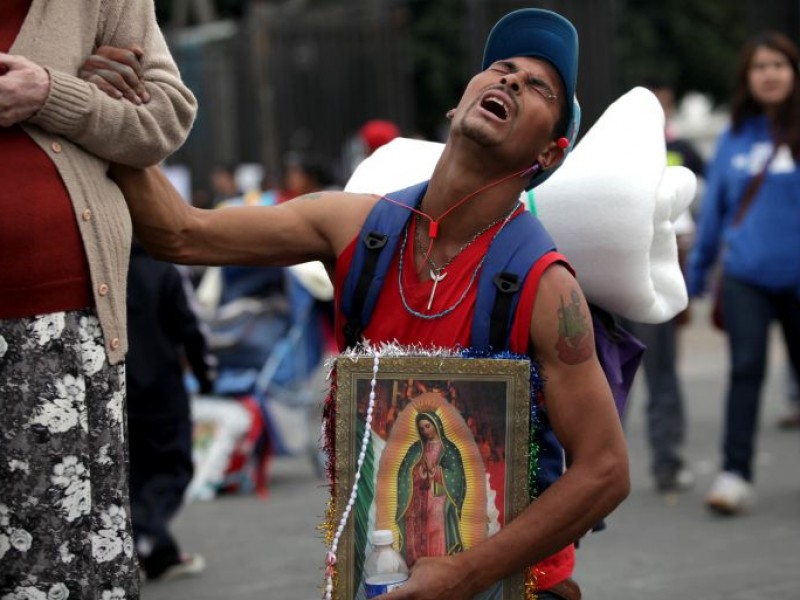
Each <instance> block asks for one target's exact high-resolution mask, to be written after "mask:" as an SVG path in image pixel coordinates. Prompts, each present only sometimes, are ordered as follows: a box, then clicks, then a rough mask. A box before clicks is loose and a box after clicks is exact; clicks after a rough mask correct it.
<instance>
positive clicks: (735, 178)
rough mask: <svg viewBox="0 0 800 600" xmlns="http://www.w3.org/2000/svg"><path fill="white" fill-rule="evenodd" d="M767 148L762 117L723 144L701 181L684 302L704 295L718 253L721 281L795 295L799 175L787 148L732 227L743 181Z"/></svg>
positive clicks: (799, 257) (799, 258)
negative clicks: (729, 279) (725, 278)
mask: <svg viewBox="0 0 800 600" xmlns="http://www.w3.org/2000/svg"><path fill="white" fill-rule="evenodd" d="M772 147H773V144H772V140H771V137H770V130H769V123H768V122H767V119H766V117H764V116H758V117H753V118H751V119H749V120H747V121H746V122H745V123H744V125H743V126H742V128H741V130H740V131H738V132H733V131H732V130H731V129H730V128H728V129H727V130H726V131H725V132H724V133H723V134H722V136H721V137H720V140H719V143H718V144H717V151H716V155H715V157H714V160H713V162H712V163H711V164H710V165H709V167H708V171H707V173H706V190H705V195H704V199H703V205H702V208H701V213H700V219H699V224H698V231H697V240H696V242H695V246H694V249H693V251H692V254H691V257H690V261H689V272H688V277H687V285H688V288H689V295H691V296H699V295H701V294H702V293H703V291H704V289H705V287H706V283H707V281H706V280H707V276H708V271H709V269H710V268H711V267H712V266H713V265H714V262H715V260H716V258H717V254H718V252H720V251H721V253H722V263H723V270H724V272H725V274H726V275H730V276H733V277H735V278H737V279H740V280H743V281H746V282H748V283H751V284H753V285H757V286H760V287H763V288H765V289H767V290H770V291H787V290H797V291H798V292H800V172H799V171H798V169H797V165H796V164H795V162H794V160H793V159H792V156H791V153H790V151H789V149H788V148H787V147H785V146H784V147H782V148H780V149H779V151H778V152H777V153H776V155H775V157H774V159H773V160H772V163H771V164H770V167H769V171H768V173H767V176H766V178H765V179H764V181H763V183H762V185H761V187H760V188H759V190H758V193H757V194H756V196H755V198H753V201H752V203H751V204H750V207H749V209H748V210H747V213H746V214H745V216H744V218H743V219H742V220H741V222H740V223H738V224H736V225H735V224H734V223H733V220H734V217H735V215H736V212H737V208H738V206H739V204H740V201H741V199H742V194H743V193H744V190H745V188H746V187H747V183H748V181H750V179H751V178H752V177H754V176H755V175H757V174H758V173H759V172H760V171H761V169H762V167H763V165H764V163H765V161H766V160H767V159H768V158H769V156H770V154H771V153H772Z"/></svg>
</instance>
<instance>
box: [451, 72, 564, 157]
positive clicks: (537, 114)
mask: <svg viewBox="0 0 800 600" xmlns="http://www.w3.org/2000/svg"><path fill="white" fill-rule="evenodd" d="M564 93H565V92H564V86H563V84H562V83H561V78H560V77H559V76H558V73H557V72H556V70H555V69H554V68H553V66H552V65H551V64H550V63H548V62H547V61H545V60H541V59H538V58H529V57H514V58H509V59H506V60H501V61H497V62H496V63H494V64H492V65H490V66H489V68H488V69H486V70H485V71H482V72H481V73H478V74H477V75H476V76H475V77H473V78H472V80H471V81H470V82H469V84H467V88H466V89H465V90H464V94H463V96H462V97H461V101H460V102H459V105H458V107H457V109H456V114H455V116H454V118H453V125H452V133H453V134H454V135H462V136H463V137H465V138H467V139H470V140H472V141H473V142H475V143H476V144H478V145H479V146H480V147H484V148H493V149H495V150H496V151H497V152H498V154H499V156H498V157H499V158H502V159H503V160H504V161H507V162H508V163H509V165H510V166H512V167H514V168H516V167H517V166H520V167H524V166H527V165H529V164H531V163H532V162H533V161H534V160H535V159H537V157H538V155H539V153H540V152H542V151H543V150H545V149H546V148H547V147H548V144H550V143H552V142H553V129H554V127H555V125H556V123H557V122H558V120H559V117H560V115H561V106H562V104H563V100H562V98H563V96H564ZM543 166H545V167H546V166H547V165H543Z"/></svg>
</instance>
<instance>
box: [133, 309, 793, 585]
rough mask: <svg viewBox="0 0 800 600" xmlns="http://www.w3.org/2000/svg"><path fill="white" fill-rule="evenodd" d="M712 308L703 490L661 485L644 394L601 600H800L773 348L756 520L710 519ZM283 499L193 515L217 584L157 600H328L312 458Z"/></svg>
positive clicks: (716, 392) (714, 412)
mask: <svg viewBox="0 0 800 600" xmlns="http://www.w3.org/2000/svg"><path fill="white" fill-rule="evenodd" d="M705 311H706V307H705V306H703V305H702V304H701V305H699V306H697V307H695V313H696V314H695V320H694V323H693V324H692V325H691V326H690V327H689V328H688V329H687V330H686V331H685V332H684V334H683V337H682V353H683V355H682V359H681V365H680V369H681V374H682V377H683V382H684V386H685V392H686V397H687V401H688V402H687V404H688V418H689V423H690V429H689V432H688V440H687V445H686V456H687V458H688V460H689V461H690V464H691V467H692V469H693V470H694V472H695V474H696V475H697V484H696V486H695V488H694V489H692V490H690V491H688V492H686V493H685V494H682V495H680V496H672V497H664V496H660V495H658V494H656V493H655V492H654V491H653V487H652V482H651V480H650V477H649V474H648V470H647V469H648V461H649V452H648V448H647V444H646V440H645V433H644V418H643V414H642V412H643V411H642V405H643V403H644V401H645V397H644V393H643V390H642V388H641V386H640V385H637V386H636V389H635V392H634V395H633V397H632V399H631V404H630V412H629V414H628V418H627V422H626V429H627V435H628V440H629V448H630V457H631V477H632V482H633V490H632V493H631V495H630V497H629V498H628V499H627V500H626V502H625V503H624V504H623V505H622V506H621V507H620V508H619V509H618V510H617V511H616V512H615V513H614V514H613V515H611V517H610V518H609V519H608V525H609V527H608V529H607V530H606V531H604V532H601V533H598V534H593V535H591V536H589V537H588V538H586V539H585V540H583V541H582V543H581V547H580V548H579V550H578V553H577V558H578V569H577V572H576V579H578V581H579V582H580V583H581V585H582V587H583V590H584V598H587V599H588V600H634V599H636V600H641V599H648V600H674V599H675V598H692V599H698V600H722V599H725V600H745V599H747V600H762V599H763V600H798V599H800V433H798V432H796V431H794V432H780V431H778V430H777V429H776V427H775V421H776V419H777V417H778V416H779V415H780V414H782V412H783V410H784V409H785V404H784V403H785V400H784V390H783V379H782V375H783V369H784V365H785V358H784V356H783V353H782V348H781V345H780V340H779V336H778V332H777V331H776V332H775V333H774V335H773V349H774V351H773V361H772V364H771V367H770V371H769V379H768V382H767V386H766V389H765V403H764V406H763V410H762V418H761V427H760V437H759V442H758V448H759V451H758V459H757V463H758V466H757V477H758V481H757V493H758V497H757V503H756V507H755V510H754V511H753V512H752V513H751V514H749V515H747V516H743V517H738V518H719V517H714V516H713V515H711V514H709V513H708V512H707V511H706V509H705V508H704V506H703V502H702V500H703V495H704V494H705V492H706V490H707V489H708V486H709V485H710V483H711V480H712V478H713V476H714V474H715V471H716V468H717V464H718V451H717V448H718V439H719V435H720V415H721V410H722V393H723V387H724V383H723V373H724V371H725V369H726V362H725V349H724V345H723V338H722V337H721V336H720V335H719V334H716V333H715V332H713V331H712V330H711V329H710V328H709V326H707V325H706V323H707V319H706V318H705ZM270 490H271V494H270V497H269V498H268V499H266V500H262V499H258V498H256V497H241V496H240V497H224V498H218V499H216V500H214V501H212V502H195V503H193V504H190V505H188V506H187V507H186V508H185V509H184V510H183V511H182V513H181V514H180V515H179V516H178V518H177V519H176V521H175V527H174V530H175V532H176V534H177V535H178V537H179V539H180V540H181V541H182V543H183V546H184V547H185V549H186V550H191V551H197V552H201V553H202V554H204V555H205V557H206V559H207V561H208V567H207V570H206V572H205V573H203V574H202V575H200V576H197V577H194V578H191V579H184V580H180V581H173V582H165V583H149V584H147V585H146V586H145V587H144V590H143V592H142V598H143V600H167V599H170V600H173V599H177V600H181V599H184V598H185V599H194V600H223V599H231V600H312V599H315V598H319V597H320V589H321V587H320V586H321V582H322V568H321V565H322V563H323V561H324V556H325V547H324V546H323V544H322V541H321V538H320V535H319V533H318V532H317V529H316V527H317V525H318V524H319V523H320V522H321V519H322V514H323V512H324V510H325V502H326V498H327V489H326V488H325V487H324V482H322V481H321V480H319V479H318V478H317V477H316V476H315V474H314V471H313V468H312V466H311V462H310V461H308V460H305V459H302V458H292V459H280V460H278V461H276V463H275V466H274V471H273V476H272V478H271V487H270Z"/></svg>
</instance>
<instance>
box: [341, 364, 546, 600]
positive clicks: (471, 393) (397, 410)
mask: <svg viewBox="0 0 800 600" xmlns="http://www.w3.org/2000/svg"><path fill="white" fill-rule="evenodd" d="M373 364H374V362H373V357H372V356H359V357H356V358H354V357H340V358H338V359H337V360H336V385H337V387H336V394H335V408H336V412H335V414H336V418H335V438H334V439H335V477H336V479H335V481H336V484H335V488H334V510H335V515H336V519H337V522H338V519H339V518H341V516H342V515H343V514H344V511H345V510H346V508H347V505H348V501H349V499H350V495H351V492H352V489H353V483H354V480H355V473H356V470H357V468H358V458H359V454H360V450H361V445H362V440H363V436H364V431H365V424H366V414H367V406H368V403H369V395H370V389H371V380H372V376H373ZM530 385H531V384H530V362H529V361H528V360H517V359H489V358H460V357H431V356H423V357H414V356H409V357H406V356H402V357H401V356H390V357H381V358H380V361H379V369H378V374H377V377H376V385H375V403H374V407H373V412H372V422H371V431H370V442H369V445H368V451H367V453H366V455H365V460H364V463H363V466H362V468H361V475H360V480H359V486H358V495H357V497H356V502H355V504H354V505H353V507H352V512H351V513H350V515H349V518H348V520H347V524H346V526H345V528H344V530H343V531H342V535H341V539H340V541H339V546H338V552H337V562H336V577H335V580H334V593H333V598H334V600H353V599H355V600H360V599H361V598H364V595H363V586H362V585H361V583H362V582H361V574H362V567H363V563H364V559H365V557H366V554H367V551H368V543H367V539H368V538H367V536H368V534H369V532H371V531H373V530H375V529H391V530H392V531H393V532H394V534H395V536H394V539H395V549H397V550H398V551H400V552H401V554H403V556H404V558H406V560H407V562H409V563H410V565H409V566H413V563H414V561H415V560H416V558H418V557H421V556H430V555H439V554H442V553H444V554H453V553H455V552H458V551H461V550H463V549H467V548H469V547H471V546H472V545H474V544H475V543H478V542H479V541H480V540H481V539H483V538H484V537H486V536H489V535H492V534H493V533H496V531H497V530H499V529H500V528H502V527H503V526H504V525H505V523H507V522H508V521H510V520H511V519H513V518H514V517H516V516H517V515H518V514H520V513H521V512H522V511H523V510H524V509H525V507H526V506H527V505H528V503H529V489H528V458H529V457H528V454H529V439H530V426H531V425H530V401H531V400H530V398H531V395H530ZM431 440H433V441H434V444H428V443H427V442H428V441H431ZM426 478H429V481H430V482H426ZM426 486H427V487H426ZM437 486H438V487H437ZM420 503H422V504H420ZM420 506H424V507H425V512H423V511H422V509H420V508H419V507H420ZM431 515H436V516H435V517H433V516H431ZM431 519H433V520H434V522H433V524H431V523H430V520H431ZM483 597H486V598H490V597H491V598H501V599H502V600H522V599H523V598H524V597H525V595H524V579H523V574H522V573H520V574H519V575H517V576H513V577H509V578H508V579H506V580H504V581H503V582H502V584H498V586H497V587H496V588H494V590H493V591H491V593H489V594H487V595H486V596H484V595H483V594H482V595H481V596H480V597H479V598H483Z"/></svg>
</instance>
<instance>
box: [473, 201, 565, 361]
mask: <svg viewBox="0 0 800 600" xmlns="http://www.w3.org/2000/svg"><path fill="white" fill-rule="evenodd" d="M555 249H556V246H555V243H554V242H553V239H552V238H551V237H550V234H548V233H547V231H545V228H544V226H543V225H542V224H541V223H540V222H539V220H538V219H537V218H536V217H534V216H533V215H532V214H531V213H530V212H528V211H527V210H526V211H524V212H523V213H522V214H521V215H518V216H517V217H515V218H514V219H512V220H511V221H509V222H508V223H507V224H506V226H505V227H504V228H503V229H502V230H501V231H500V233H499V234H498V235H497V237H496V238H495V239H494V241H493V242H492V245H491V246H490V248H489V252H488V253H487V255H486V260H485V261H484V263H483V267H482V268H481V276H480V279H479V280H478V299H477V303H476V305H475V316H474V317H473V319H472V333H471V338H470V345H471V347H472V348H473V349H475V350H478V351H492V352H499V351H502V350H507V349H508V345H509V334H510V332H511V323H512V321H513V317H514V312H515V311H516V308H517V305H518V304H519V296H520V294H519V291H520V290H521V289H522V286H523V285H524V283H525V279H526V278H527V276H528V273H529V272H530V270H531V268H533V265H534V264H536V261H538V260H539V259H540V258H541V257H542V256H544V255H545V254H547V253H548V252H551V251H553V250H555Z"/></svg>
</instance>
